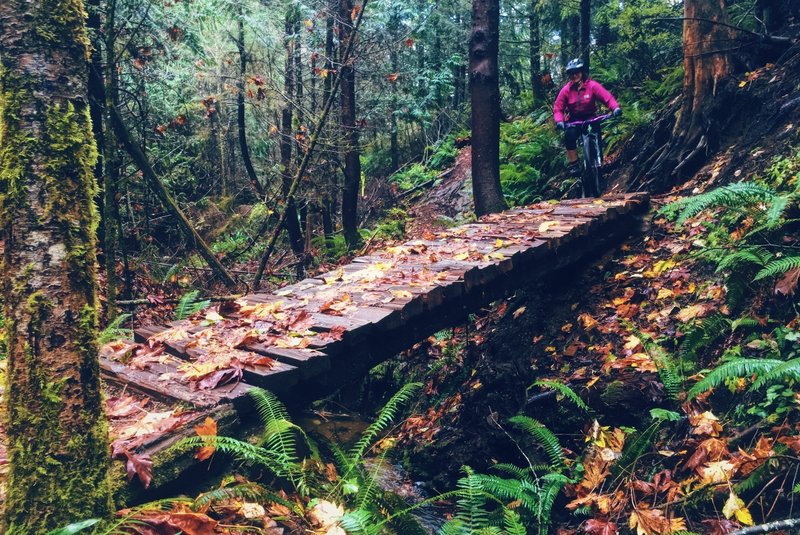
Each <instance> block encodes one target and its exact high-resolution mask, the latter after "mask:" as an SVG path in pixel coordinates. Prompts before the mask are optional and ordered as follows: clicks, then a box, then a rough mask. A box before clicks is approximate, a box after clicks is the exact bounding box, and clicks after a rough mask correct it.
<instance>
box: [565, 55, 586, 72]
mask: <svg viewBox="0 0 800 535" xmlns="http://www.w3.org/2000/svg"><path fill="white" fill-rule="evenodd" d="M565 70H566V71H567V74H571V73H573V72H578V71H582V70H583V61H582V60H581V59H580V58H575V59H573V60H570V62H569V63H567V68H566V69H565Z"/></svg>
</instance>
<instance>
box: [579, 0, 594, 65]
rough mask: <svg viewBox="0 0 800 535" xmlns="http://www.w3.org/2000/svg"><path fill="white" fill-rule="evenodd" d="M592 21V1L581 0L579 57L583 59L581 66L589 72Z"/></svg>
mask: <svg viewBox="0 0 800 535" xmlns="http://www.w3.org/2000/svg"><path fill="white" fill-rule="evenodd" d="M591 23H592V2H591V0H581V43H580V51H581V53H580V58H581V59H582V60H583V68H584V69H585V70H586V72H589V50H590V48H591V43H590V42H589V39H590V36H589V30H590V27H591Z"/></svg>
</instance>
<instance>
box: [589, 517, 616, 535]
mask: <svg viewBox="0 0 800 535" xmlns="http://www.w3.org/2000/svg"><path fill="white" fill-rule="evenodd" d="M583 531H585V532H586V533H588V534H589V535H616V534H617V533H618V532H619V528H618V527H617V525H616V524H615V523H613V522H611V521H610V520H606V519H598V518H591V519H589V520H587V521H586V524H585V525H584V526H583Z"/></svg>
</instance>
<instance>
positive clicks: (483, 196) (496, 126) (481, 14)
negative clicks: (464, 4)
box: [469, 0, 506, 216]
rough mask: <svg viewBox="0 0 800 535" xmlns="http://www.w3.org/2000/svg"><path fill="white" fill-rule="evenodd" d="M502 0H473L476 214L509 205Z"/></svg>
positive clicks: (471, 45) (471, 72) (471, 80)
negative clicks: (503, 184) (503, 140)
mask: <svg viewBox="0 0 800 535" xmlns="http://www.w3.org/2000/svg"><path fill="white" fill-rule="evenodd" d="M499 41H500V2H499V0H473V2H472V34H471V36H470V39H469V85H470V95H471V99H472V194H473V197H474V202H475V214H477V215H479V216H481V215H484V214H490V213H493V212H500V211H502V210H504V209H505V207H506V203H505V200H504V199H503V192H502V191H501V189H500V86H499V83H500V78H499V68H498V59H497V55H498V49H499Z"/></svg>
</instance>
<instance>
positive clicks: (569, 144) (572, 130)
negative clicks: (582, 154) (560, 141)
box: [564, 121, 600, 150]
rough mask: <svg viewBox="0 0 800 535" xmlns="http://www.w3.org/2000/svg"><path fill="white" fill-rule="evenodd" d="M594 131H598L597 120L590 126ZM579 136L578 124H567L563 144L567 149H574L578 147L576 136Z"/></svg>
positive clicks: (598, 124)
mask: <svg viewBox="0 0 800 535" xmlns="http://www.w3.org/2000/svg"><path fill="white" fill-rule="evenodd" d="M592 128H594V130H595V132H597V133H598V134H599V133H600V123H599V121H598V122H597V123H595V125H594V126H593V127H592ZM579 137H581V129H580V127H578V126H568V127H567V128H566V130H564V146H565V147H566V148H567V150H575V149H577V148H578V138H579Z"/></svg>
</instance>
